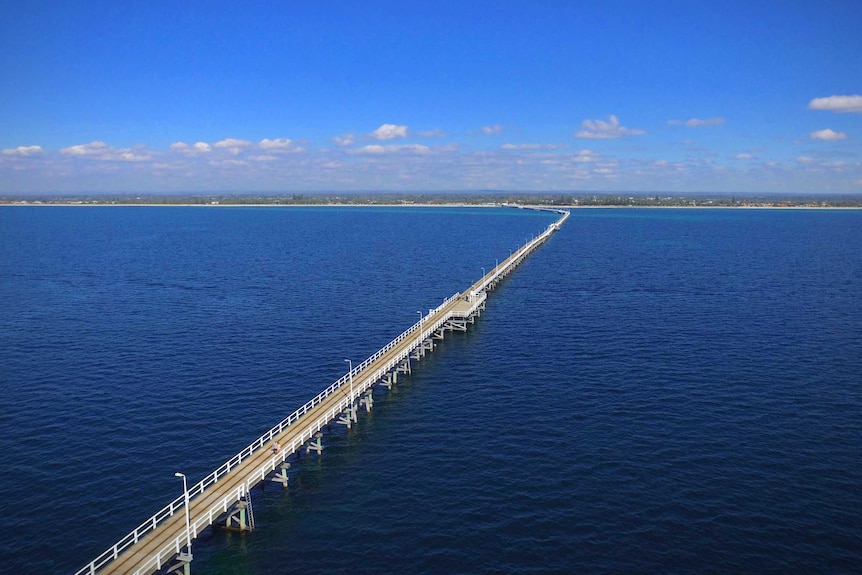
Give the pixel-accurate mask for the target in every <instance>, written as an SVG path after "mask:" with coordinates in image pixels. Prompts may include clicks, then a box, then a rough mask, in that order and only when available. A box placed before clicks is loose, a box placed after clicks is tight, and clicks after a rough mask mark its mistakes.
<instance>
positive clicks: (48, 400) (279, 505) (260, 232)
mask: <svg viewBox="0 0 862 575" xmlns="http://www.w3.org/2000/svg"><path fill="white" fill-rule="evenodd" d="M551 221H553V216H549V215H546V214H539V213H535V212H528V211H524V210H511V209H509V210H505V209H499V210H494V209H469V208H464V209H427V210H426V209H422V210H419V209H383V208H374V209H371V208H369V209H359V208H337V209H318V208H302V209H299V208H292V209H291V208H236V209H234V208H219V209H201V208H8V209H3V210H0V301H3V302H4V305H3V306H2V307H0V349H3V350H4V351H3V361H2V364H3V370H2V373H0V384H2V390H3V394H2V398H0V436H2V437H3V438H4V439H3V446H4V449H3V451H4V452H5V457H4V460H3V463H2V464H0V465H2V471H3V473H0V497H2V501H4V510H5V511H6V513H5V514H4V515H5V516H7V517H10V516H11V517H14V518H15V522H16V528H15V529H12V530H9V531H8V532H7V533H5V534H4V536H3V537H2V539H0V553H2V556H0V564H2V565H3V567H0V572H4V573H5V572H8V573H21V572H32V573H64V572H66V573H68V572H73V571H74V570H76V569H77V568H78V567H81V566H82V565H83V564H85V563H86V562H87V561H89V560H90V559H92V558H93V557H94V556H95V555H96V554H98V553H100V552H101V551H102V550H104V549H105V548H107V547H108V546H109V545H111V544H112V543H113V542H114V541H115V540H117V539H119V538H120V537H121V536H123V535H124V534H125V533H127V532H128V531H130V530H131V529H132V528H133V527H134V526H135V525H137V524H138V523H140V522H141V521H143V520H144V519H146V517H148V516H149V515H150V514H151V513H152V512H154V511H155V510H157V509H159V508H161V507H162V506H163V505H164V504H165V503H167V502H168V501H169V500H170V499H172V498H173V497H175V496H176V495H178V494H179V493H180V488H181V486H180V485H178V480H176V478H174V477H173V473H174V472H175V471H183V472H185V473H187V474H188V475H189V477H190V479H192V480H195V479H197V478H200V477H202V476H203V475H205V474H206V473H208V472H209V471H211V470H212V469H214V468H215V467H217V466H218V465H220V464H221V463H222V462H224V461H225V460H226V459H227V458H229V457H230V456H232V455H233V454H234V453H236V452H237V451H239V450H240V449H242V447H244V446H245V445H247V444H248V443H249V442H250V441H251V440H252V439H254V438H255V437H257V436H258V435H259V434H260V433H261V432H263V431H264V430H266V429H267V428H269V427H270V426H271V425H272V424H274V423H276V422H277V421H279V420H280V419H281V418H282V417H283V416H284V415H286V414H287V413H289V412H291V411H292V410H293V409H295V408H296V407H298V406H299V405H301V404H302V403H303V402H304V401H306V400H307V399H309V398H310V397H312V396H313V395H314V394H316V393H317V392H318V391H319V390H321V389H322V388H324V387H325V386H326V385H328V384H329V383H331V382H332V381H334V380H335V379H337V378H338V377H339V376H340V375H341V374H342V373H343V372H344V366H345V364H344V362H343V359H344V358H352V359H353V360H354V362H357V361H361V360H362V359H364V358H365V357H367V356H368V355H370V354H372V353H373V352H374V351H376V350H377V349H378V348H380V347H382V346H383V345H385V344H386V343H387V342H388V341H389V340H390V339H391V338H392V337H394V336H395V335H397V334H398V333H400V332H401V331H402V330H403V329H405V328H406V327H408V326H409V325H410V324H411V323H412V322H413V321H415V318H416V310H417V309H425V310H427V309H428V308H430V307H434V306H436V305H437V304H438V303H439V302H440V301H441V300H442V299H444V298H445V297H447V296H449V295H451V294H452V293H454V292H455V291H459V290H461V289H464V288H465V287H466V286H467V285H469V284H470V283H471V282H472V281H474V280H475V279H476V278H478V277H479V275H480V274H481V271H482V270H481V268H482V267H483V266H484V267H485V268H486V269H490V268H491V267H492V266H493V265H494V259H495V258H500V259H502V258H503V257H505V256H507V255H508V253H509V250H510V249H512V248H515V247H516V246H517V245H518V244H520V243H523V241H524V240H525V239H526V238H528V237H530V236H531V235H533V234H536V233H539V232H540V231H541V230H542V229H544V227H545V226H547V224H548V223H550V222H551ZM860 240H862V212H858V211H805V212H797V211H755V210H751V211H746V210H708V211H706V210H704V211H700V210H697V211H695V210H576V211H574V213H573V215H572V217H571V218H570V220H569V221H568V222H567V223H566V225H565V226H564V227H563V229H562V230H561V231H560V232H559V233H558V234H556V235H555V236H554V237H553V238H552V239H551V241H550V242H549V243H547V244H546V245H545V246H543V247H542V248H541V249H540V250H539V251H538V252H537V253H536V254H535V255H534V256H532V257H531V258H530V259H529V260H528V261H527V262H526V263H525V264H524V265H523V266H522V267H520V268H519V269H518V270H517V271H516V272H515V273H514V274H513V275H512V276H510V277H509V278H508V279H507V280H506V281H505V282H504V283H503V284H502V285H501V286H500V287H499V288H498V289H497V290H496V291H495V292H494V293H493V294H492V295H491V297H490V299H489V302H488V309H487V310H486V312H485V314H484V315H483V317H482V318H481V320H480V321H479V322H478V323H477V324H476V326H475V327H474V328H473V329H472V330H471V331H470V332H469V333H467V334H452V335H451V336H449V337H448V338H447V340H446V341H445V342H443V344H442V345H441V346H440V347H439V348H438V349H437V350H436V351H435V353H434V354H433V355H432V356H430V357H429V358H428V359H427V360H425V361H424V362H422V363H421V364H420V365H419V366H418V368H417V369H415V370H414V373H413V376H412V377H411V378H410V379H409V381H407V382H404V383H403V384H402V385H399V386H398V387H397V388H396V390H395V391H394V392H393V393H391V394H387V393H385V392H383V391H382V390H381V391H379V392H378V394H377V399H378V402H377V403H376V405H375V411H374V412H373V414H372V415H371V416H368V417H363V418H362V419H361V420H360V425H359V426H358V428H355V429H354V430H352V431H351V432H350V433H346V432H345V431H344V430H336V431H335V432H334V433H333V434H331V435H330V436H328V437H327V438H326V443H327V449H326V451H325V454H324V456H323V458H322V459H320V460H316V459H312V460H308V461H303V462H300V463H298V464H296V465H294V467H293V468H292V470H291V471H292V473H293V476H292V482H293V488H292V489H291V492H290V493H289V494H287V495H285V494H284V493H282V492H281V490H280V489H277V488H275V487H274V486H273V487H269V488H267V489H266V490H265V491H264V492H261V493H257V492H256V493H255V494H254V495H255V511H256V519H257V524H258V529H257V530H256V531H255V532H253V533H250V534H246V535H242V536H240V535H237V534H224V533H214V534H207V535H205V536H204V537H202V538H201V539H199V540H198V541H196V542H195V561H194V570H195V571H196V572H199V573H243V574H245V573H248V574H257V573H285V572H287V573H294V572H295V573H300V572H301V573H318V572H319V573H331V572H347V571H349V572H351V573H353V572H367V573H380V572H393V571H395V572H418V573H437V572H452V573H533V572H535V573H546V572H558V573H568V572H608V573H609V572H681V573H689V572H698V573H701V572H714V573H727V572H787V571H795V572H830V573H835V572H838V573H840V572H847V573H852V572H858V571H860V570H862V543H860V542H862V520H860V519H859V517H860V516H862V491H860V490H859V488H858V486H859V485H862V463H860V462H862V389H860V381H862V377H860V374H862V343H860V342H862V304H860V295H862V257H860V252H859V246H860V245H862V241H860Z"/></svg>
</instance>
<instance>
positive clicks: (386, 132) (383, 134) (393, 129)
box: [371, 124, 407, 140]
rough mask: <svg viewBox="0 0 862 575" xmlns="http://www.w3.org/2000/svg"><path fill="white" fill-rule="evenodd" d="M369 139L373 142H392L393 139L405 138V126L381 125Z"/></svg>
mask: <svg viewBox="0 0 862 575" xmlns="http://www.w3.org/2000/svg"><path fill="white" fill-rule="evenodd" d="M371 137H372V138H374V139H375V140H392V139H394V138H406V137H407V126H396V125H395V124H383V125H382V126H380V127H379V128H377V129H376V130H374V132H372V133H371Z"/></svg>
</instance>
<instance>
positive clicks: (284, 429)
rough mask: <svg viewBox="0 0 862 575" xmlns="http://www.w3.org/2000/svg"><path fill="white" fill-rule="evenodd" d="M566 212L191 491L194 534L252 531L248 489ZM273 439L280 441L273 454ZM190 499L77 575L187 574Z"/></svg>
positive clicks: (469, 318)
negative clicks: (216, 530)
mask: <svg viewBox="0 0 862 575" xmlns="http://www.w3.org/2000/svg"><path fill="white" fill-rule="evenodd" d="M551 211H555V212H557V213H559V214H560V215H561V217H560V218H559V219H558V220H557V221H556V222H555V223H553V224H551V225H550V226H548V228H547V229H546V230H545V231H544V232H543V233H542V234H541V235H539V236H537V237H535V238H533V239H532V240H530V241H529V242H527V243H526V244H525V245H524V246H522V247H521V248H519V249H518V250H517V251H515V252H514V253H512V254H511V255H510V256H509V257H508V258H506V259H505V260H503V261H502V262H500V263H499V264H498V265H497V266H495V267H494V268H493V269H492V270H491V271H490V272H488V273H487V274H485V275H484V276H482V278H481V279H479V280H478V281H477V282H475V283H474V284H473V285H471V286H470V287H469V288H468V289H467V290H466V291H465V292H461V293H456V294H455V295H453V296H451V297H449V298H447V299H446V300H445V301H444V302H443V303H442V304H440V305H439V306H438V307H437V308H436V309H434V310H431V311H430V312H429V313H428V314H427V315H425V316H424V317H422V318H421V319H420V320H419V321H418V322H417V323H416V324H414V325H413V326H411V327H410V329H408V330H406V331H405V332H403V333H402V334H401V335H399V336H398V337H396V338H395V339H393V340H392V341H391V342H389V344H387V345H386V346H385V347H383V348H382V349H380V350H379V351H378V352H377V353H375V354H374V355H372V356H371V357H369V358H368V359H366V360H365V361H363V362H362V363H360V364H359V365H356V366H351V369H350V371H349V372H348V373H347V374H345V375H344V376H342V377H341V378H339V379H338V380H337V381H336V382H334V383H333V384H331V385H330V386H329V387H327V388H326V389H325V390H323V391H322V392H320V393H319V394H318V395H317V396H316V397H315V398H314V399H312V400H311V401H309V402H308V403H306V404H305V405H303V406H302V407H300V408H299V409H297V410H296V411H295V412H293V413H292V414H290V415H289V416H288V417H286V418H285V419H284V420H282V421H281V422H280V423H279V424H278V425H276V426H275V427H273V428H272V429H270V430H269V431H268V432H267V433H265V434H263V435H262V436H260V437H259V438H257V439H256V440H255V441H254V442H253V443H251V444H250V445H249V446H248V447H246V448H245V449H243V450H242V451H241V452H239V453H238V454H236V455H235V456H233V457H232V458H231V459H230V460H228V461H227V462H225V463H224V464H223V465H222V466H221V467H219V468H218V469H216V470H215V471H213V472H212V473H210V474H209V475H208V476H207V477H205V478H204V479H203V480H201V481H200V482H199V483H197V484H196V485H193V486H191V487H190V488H189V489H188V498H189V505H188V518H189V519H188V525H189V527H188V533H189V534H190V539H191V540H192V541H193V540H194V539H195V538H196V537H197V536H198V534H200V533H201V532H202V531H203V530H205V529H207V528H208V527H210V526H211V525H213V524H215V523H216V522H219V523H220V524H221V525H223V526H226V527H228V528H236V529H250V528H252V527H253V524H254V516H253V512H252V507H251V504H250V503H251V499H250V490H251V489H252V488H253V487H255V486H256V485H257V484H259V483H260V482H262V481H267V480H268V479H269V480H271V481H276V482H280V483H282V484H283V485H284V486H285V487H286V486H287V481H288V476H287V471H286V468H287V467H288V466H289V464H287V463H285V460H286V459H287V458H288V457H289V456H291V455H293V454H294V453H298V452H300V451H301V450H302V448H303V447H305V449H306V452H309V451H316V452H317V453H318V454H319V453H320V452H321V450H322V449H323V445H322V441H321V435H322V434H321V433H320V432H321V430H322V429H323V428H324V427H325V426H326V425H328V424H331V423H333V422H336V423H343V424H345V425H347V426H348V427H349V426H350V425H352V423H354V422H356V419H357V411H358V409H360V408H362V407H364V408H365V409H366V410H370V409H371V406H372V404H373V396H372V388H373V386H374V385H376V384H383V385H386V386H391V385H393V384H394V383H395V382H397V378H398V374H399V373H409V372H410V369H411V367H410V365H411V363H410V362H411V360H418V359H420V358H421V357H423V356H424V355H425V353H427V352H428V351H430V350H432V349H433V340H434V339H439V338H442V337H443V336H444V334H445V333H446V332H447V331H453V330H457V331H466V330H467V325H468V324H470V323H473V322H474V321H475V319H476V317H478V315H479V314H480V313H481V312H482V310H484V309H485V300H486V298H487V292H488V290H490V289H493V288H494V287H495V286H496V285H497V283H498V282H499V281H500V280H501V279H502V278H504V277H505V276H507V275H508V274H509V273H511V271H512V270H513V269H514V268H515V267H517V266H518V264H520V263H521V262H522V261H523V260H524V259H525V258H526V257H527V256H529V255H530V254H531V253H532V252H533V251H534V250H535V249H536V248H537V247H538V246H540V245H541V244H542V243H544V242H545V241H546V240H547V239H548V238H549V237H550V236H551V235H552V234H553V233H554V232H555V231H556V230H558V229H559V228H560V226H561V225H562V223H563V222H564V221H565V220H566V219H567V218H568V217H569V212H567V211H557V210H551ZM275 442H277V443H278V445H279V447H280V448H279V450H278V452H277V453H276V452H274V450H273V445H274V444H275ZM185 502H186V496H185V494H184V495H183V496H180V497H178V498H177V499H175V500H174V501H172V502H171V503H170V504H168V505H167V506H165V507H164V508H163V509H162V510H160V511H159V512H158V513H156V514H155V515H153V516H152V517H150V518H149V519H148V520H147V521H145V522H144V523H142V524H141V525H139V526H138V527H137V528H136V529H135V530H134V531H132V532H131V533H129V534H128V535H126V536H125V537H124V538H122V539H121V540H120V541H118V542H117V543H116V544H114V545H113V546H112V547H110V548H109V549H107V550H106V551H105V552H103V553H102V554H101V555H99V556H98V557H96V559H94V560H93V561H92V562H90V563H89V564H87V565H86V566H85V567H83V568H81V569H80V570H78V571H77V572H76V573H75V575H95V574H96V573H99V574H100V575H102V574H108V573H111V574H114V573H116V574H124V575H149V574H150V573H155V572H169V573H188V569H189V564H190V561H191V559H192V557H191V555H190V554H188V553H187V552H186V551H187V547H186V545H187V543H190V541H189V540H188V537H187V528H186V509H185Z"/></svg>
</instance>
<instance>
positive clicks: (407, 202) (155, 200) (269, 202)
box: [0, 191, 862, 208]
mask: <svg viewBox="0 0 862 575" xmlns="http://www.w3.org/2000/svg"><path fill="white" fill-rule="evenodd" d="M2 205H75V206H80V205H87V206H105V205H144V206H477V207H478V206H489V207H495V206H514V207H519V206H539V207H555V208H580V207H668V208H670V207H680V208H682V207H699V208H704V207H718V208H731V207H740V208H862V193H859V194H844V195H827V194H824V195H804V196H803V195H793V194H786V195H778V194H776V195H769V196H765V195H753V194H708V193H692V194H669V193H662V192H655V193H639V194H626V193H616V194H609V193H604V194H572V193H529V194H528V193H518V192H481V191H479V192H463V193H449V192H447V193H443V192H439V193H430V192H429V193H410V194H407V193H405V194H393V193H373V192H368V193H359V192H357V193H340V194H323V193H320V194H311V193H309V194H299V193H289V194H288V193H285V194H276V193H267V194H263V193H247V194H240V193H233V194H227V193H226V194H56V195H47V194H46V195H39V196H30V195H27V196H14V195H0V206H2Z"/></svg>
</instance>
